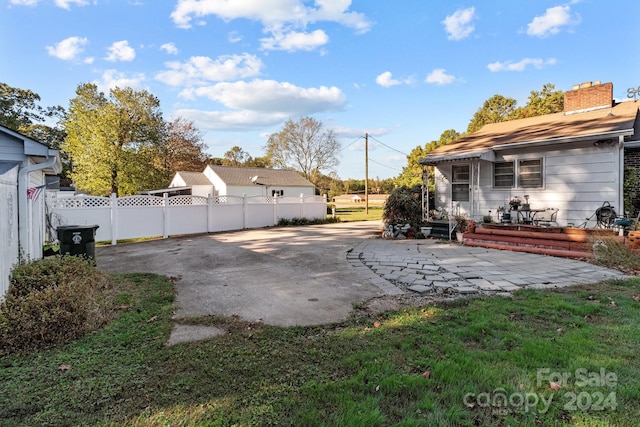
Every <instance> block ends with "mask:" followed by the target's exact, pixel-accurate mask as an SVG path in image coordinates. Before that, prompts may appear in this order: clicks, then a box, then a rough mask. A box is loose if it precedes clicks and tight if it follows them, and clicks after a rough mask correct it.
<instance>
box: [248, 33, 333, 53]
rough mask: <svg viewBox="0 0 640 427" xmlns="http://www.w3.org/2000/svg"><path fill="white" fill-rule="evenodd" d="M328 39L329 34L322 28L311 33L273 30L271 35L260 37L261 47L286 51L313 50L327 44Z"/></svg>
mask: <svg viewBox="0 0 640 427" xmlns="http://www.w3.org/2000/svg"><path fill="white" fill-rule="evenodd" d="M328 41H329V36H327V33H325V32H324V31H322V30H315V31H313V32H311V33H305V32H297V31H291V32H289V33H285V34H283V33H279V32H274V34H273V36H272V37H267V38H263V39H260V42H261V44H262V48H263V49H266V50H285V51H287V52H293V51H296V50H307V51H309V50H314V49H315V48H317V47H319V46H323V45H325V44H327V43H328Z"/></svg>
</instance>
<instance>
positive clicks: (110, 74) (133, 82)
mask: <svg viewBox="0 0 640 427" xmlns="http://www.w3.org/2000/svg"><path fill="white" fill-rule="evenodd" d="M144 81H145V75H144V74H143V73H134V74H132V75H130V76H127V75H126V74H125V73H122V72H119V71H116V70H105V72H104V73H102V78H101V80H99V81H94V83H95V84H96V86H97V87H98V90H100V91H101V92H105V93H108V92H109V90H111V89H114V88H116V87H119V88H125V87H130V88H132V89H136V90H141V89H143V82H144Z"/></svg>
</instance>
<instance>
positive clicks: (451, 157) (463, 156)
mask: <svg viewBox="0 0 640 427" xmlns="http://www.w3.org/2000/svg"><path fill="white" fill-rule="evenodd" d="M472 159H480V160H486V161H488V162H495V160H496V156H495V154H494V153H493V151H492V150H482V151H471V152H469V151H467V152H465V153H451V154H441V155H439V156H429V155H427V157H425V158H424V159H420V160H419V161H418V163H420V164H421V165H430V166H431V165H436V164H438V163H442V162H456V161H460V160H472Z"/></svg>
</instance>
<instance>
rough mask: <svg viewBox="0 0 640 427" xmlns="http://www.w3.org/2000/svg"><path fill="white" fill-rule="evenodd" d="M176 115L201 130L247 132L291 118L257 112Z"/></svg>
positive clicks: (181, 112) (188, 111) (184, 111)
mask: <svg viewBox="0 0 640 427" xmlns="http://www.w3.org/2000/svg"><path fill="white" fill-rule="evenodd" d="M175 114H176V115H177V116H179V117H184V118H185V119H187V120H190V121H192V122H194V123H195V124H196V126H197V127H198V128H199V129H206V130H217V131H245V130H249V129H262V128H265V127H268V126H274V125H277V124H280V123H282V122H283V121H285V120H287V119H289V118H290V116H289V114H286V113H277V112H276V113H264V112H256V111H246V110H243V111H202V110H193V109H181V110H177V111H176V112H175Z"/></svg>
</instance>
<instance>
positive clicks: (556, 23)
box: [527, 6, 580, 37]
mask: <svg viewBox="0 0 640 427" xmlns="http://www.w3.org/2000/svg"><path fill="white" fill-rule="evenodd" d="M579 22H580V19H579V18H578V17H576V18H572V17H571V8H570V6H556V7H550V8H548V9H547V11H546V12H545V14H544V15H542V16H536V17H535V18H533V21H531V22H530V23H529V24H528V25H527V34H528V35H530V36H536V37H547V36H549V35H555V34H558V33H559V32H560V29H561V27H564V26H570V25H574V24H577V23H579Z"/></svg>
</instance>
